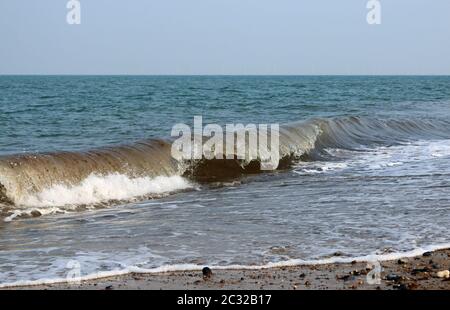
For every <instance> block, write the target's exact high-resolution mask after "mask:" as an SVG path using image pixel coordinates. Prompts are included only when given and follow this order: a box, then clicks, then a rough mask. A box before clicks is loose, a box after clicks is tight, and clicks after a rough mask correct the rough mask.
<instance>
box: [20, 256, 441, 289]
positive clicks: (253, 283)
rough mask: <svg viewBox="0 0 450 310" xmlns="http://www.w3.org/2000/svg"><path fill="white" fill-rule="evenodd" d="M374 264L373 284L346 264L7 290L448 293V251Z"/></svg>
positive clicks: (365, 268)
mask: <svg viewBox="0 0 450 310" xmlns="http://www.w3.org/2000/svg"><path fill="white" fill-rule="evenodd" d="M380 265H381V273H380V281H379V284H370V283H368V281H367V278H368V276H369V279H370V278H372V277H371V276H373V275H375V276H376V274H377V273H376V272H375V270H374V269H373V267H372V268H369V267H370V266H369V265H368V264H367V263H364V262H352V263H348V264H347V263H338V264H325V265H315V266H310V265H307V266H295V267H279V268H269V269H258V270H212V274H211V275H210V276H209V277H208V276H206V277H205V276H204V275H203V273H202V271H178V272H166V273H156V274H127V275H121V276H114V277H109V278H102V279H96V280H89V281H84V282H81V283H78V284H75V283H59V284H51V285H37V286H26V287H16V288H13V289H82V290H86V289H87V290H105V289H106V290H114V289H117V290H120V289H138V290H142V289H144V290H145V289H150V290H159V289H163V290H173V289H181V290H185V289H188V290H190V289H228V290H253V289H256V290H259V289H262V290H270V289H281V290H308V289H337V290H348V289H350V290H357V289H365V290H366V289H369V290H374V289H382V290H394V289H398V290H405V289H408V290H450V279H449V278H445V277H439V276H438V273H439V272H441V271H444V270H448V269H449V267H450V249H447V250H440V251H435V252H426V253H424V254H423V255H421V256H417V257H412V258H404V259H400V260H392V261H384V262H381V263H380ZM375 280H376V279H375ZM375 280H374V281H375Z"/></svg>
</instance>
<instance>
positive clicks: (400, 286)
mask: <svg viewBox="0 0 450 310" xmlns="http://www.w3.org/2000/svg"><path fill="white" fill-rule="evenodd" d="M393 287H394V288H395V289H397V290H407V289H408V287H407V286H406V285H405V284H396V285H394V286H393Z"/></svg>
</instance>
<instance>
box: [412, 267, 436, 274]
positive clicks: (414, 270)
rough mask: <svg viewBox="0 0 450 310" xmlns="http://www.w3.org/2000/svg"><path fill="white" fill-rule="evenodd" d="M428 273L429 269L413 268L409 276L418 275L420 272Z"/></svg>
mask: <svg viewBox="0 0 450 310" xmlns="http://www.w3.org/2000/svg"><path fill="white" fill-rule="evenodd" d="M430 271H431V269H430V268H428V267H423V268H414V269H413V270H412V271H411V274H412V275H416V274H418V273H422V272H430Z"/></svg>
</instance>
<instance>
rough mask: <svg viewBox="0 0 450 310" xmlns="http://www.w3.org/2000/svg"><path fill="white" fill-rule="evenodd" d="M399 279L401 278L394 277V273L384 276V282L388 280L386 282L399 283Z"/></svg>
mask: <svg viewBox="0 0 450 310" xmlns="http://www.w3.org/2000/svg"><path fill="white" fill-rule="evenodd" d="M401 279H402V277H401V276H399V275H396V274H395V273H390V274H388V275H387V276H386V280H388V281H394V282H397V281H400V280H401Z"/></svg>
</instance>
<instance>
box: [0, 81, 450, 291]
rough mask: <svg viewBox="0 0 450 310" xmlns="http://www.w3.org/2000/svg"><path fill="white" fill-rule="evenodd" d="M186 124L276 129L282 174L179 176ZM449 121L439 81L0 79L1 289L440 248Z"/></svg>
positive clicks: (449, 98) (445, 218)
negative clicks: (181, 126)
mask: <svg viewBox="0 0 450 310" xmlns="http://www.w3.org/2000/svg"><path fill="white" fill-rule="evenodd" d="M195 115H199V116H202V117H203V122H204V124H207V123H218V124H221V125H223V124H226V123H243V124H247V123H256V124H259V123H269V124H271V123H279V124H280V126H281V128H282V133H283V135H282V137H281V141H280V142H281V145H282V146H284V147H286V149H289V150H291V151H292V153H290V154H284V155H286V156H287V157H289V159H290V160H289V163H288V165H286V166H283V169H280V170H278V171H272V172H267V173H257V174H254V173H250V174H248V173H246V171H244V170H239V169H238V170H236V173H234V174H233V175H232V177H229V176H227V177H226V178H221V177H220V176H217V175H214V178H212V180H213V181H212V180H208V181H207V182H205V180H204V179H202V180H199V179H198V178H196V174H195V173H192V171H191V173H186V172H185V171H181V170H180V169H179V167H178V166H177V165H175V164H174V163H173V160H172V159H171V158H170V152H169V151H168V150H169V149H170V139H169V138H170V133H171V129H172V126H174V125H175V124H176V123H187V124H191V123H192V121H193V117H194V116H195ZM449 117H450V77H439V76H436V77H426V76H420V77H414V76H411V77H387V76H386V77H384V76H380V77H365V76H360V77H358V76H354V77H338V76H317V77H302V76H298V77H297V76H248V77H244V76H242V77H241V76H239V77H238V76H224V77H223V76H0V129H1V135H0V285H7V284H8V283H9V284H10V283H23V281H38V282H39V281H44V280H45V279H47V280H49V281H50V280H51V281H53V280H57V279H59V280H61V279H66V277H67V274H68V272H69V271H70V270H71V266H73V261H76V262H77V263H79V265H80V276H85V277H87V276H91V277H95V276H99V275H102V274H103V275H105V274H115V273H123V272H128V271H150V272H151V271H157V270H165V269H183V268H200V267H201V266H203V265H210V266H215V267H220V268H227V267H230V266H236V265H239V266H264V265H267V264H298V263H302V262H308V263H320V262H323V261H330V260H333V259H335V260H342V259H344V260H345V259H348V260H352V259H354V258H355V257H366V256H368V255H378V256H375V258H377V259H383V258H388V257H393V256H395V255H397V256H402V255H408V254H411V253H417V251H419V252H420V251H422V250H424V249H431V248H439V247H448V246H449V245H450V235H449V233H448V222H449V220H450V212H449V211H450V201H449V194H450V182H449V176H450V118H449ZM119 145H127V146H125V147H119ZM92 150H94V151H92ZM288 155H289V156H288ZM219 164H220V163H219ZM213 168H215V166H214V167H213V166H212V165H209V163H207V164H205V165H204V168H203V170H202V171H203V172H202V173H203V174H207V175H208V174H213ZM215 171H216V170H215ZM214 173H216V172H214ZM335 252H341V253H342V255H341V256H339V257H338V258H334V257H333V253H335ZM71 261H72V263H70V262H71Z"/></svg>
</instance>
